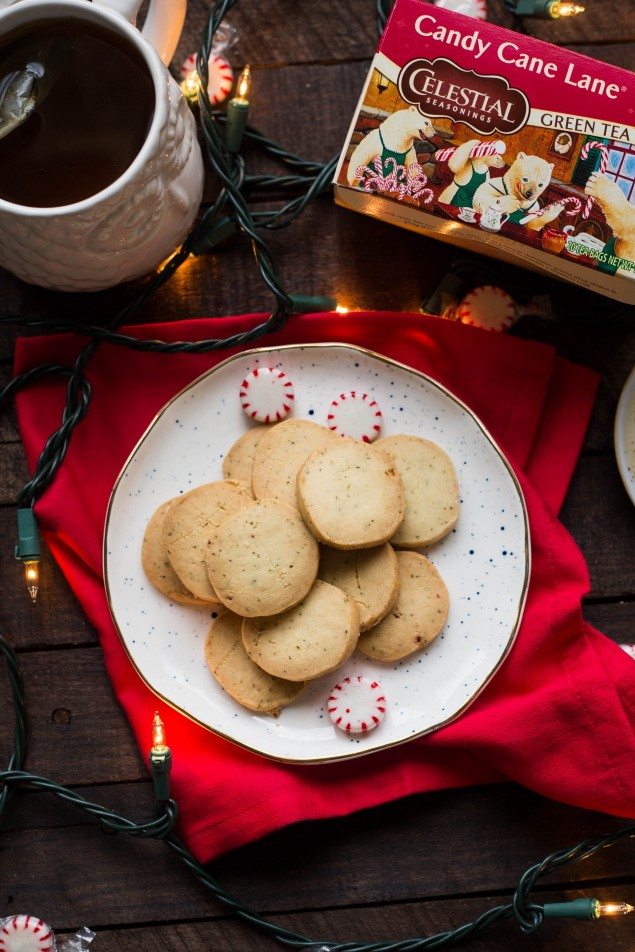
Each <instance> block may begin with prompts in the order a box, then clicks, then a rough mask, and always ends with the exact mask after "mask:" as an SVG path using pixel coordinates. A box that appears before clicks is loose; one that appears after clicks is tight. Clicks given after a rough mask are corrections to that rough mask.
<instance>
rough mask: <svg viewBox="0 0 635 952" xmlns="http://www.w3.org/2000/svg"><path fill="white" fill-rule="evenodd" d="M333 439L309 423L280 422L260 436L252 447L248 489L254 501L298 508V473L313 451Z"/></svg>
mask: <svg viewBox="0 0 635 952" xmlns="http://www.w3.org/2000/svg"><path fill="white" fill-rule="evenodd" d="M336 439H337V437H336V435H335V433H332V432H331V431H330V430H329V429H327V428H326V427H325V426H319V425H318V424H317V423H311V421H310V420H284V421H283V422H282V423H278V424H277V425H276V426H274V427H272V428H271V429H270V430H269V432H268V433H267V434H266V435H265V436H263V438H262V439H261V440H260V443H259V444H258V446H257V448H256V456H255V459H254V468H253V474H252V486H253V490H254V496H255V497H256V499H264V498H267V499H275V500H276V501H277V502H285V503H286V504H287V505H288V506H293V507H294V508H296V509H297V508H298V503H297V499H296V489H295V487H296V479H297V476H298V470H299V469H300V467H301V466H302V465H303V463H305V462H306V460H307V458H308V457H309V456H310V455H311V453H312V452H313V451H314V450H317V449H319V448H320V447H322V446H326V445H327V443H331V442H333V441H335V440H336Z"/></svg>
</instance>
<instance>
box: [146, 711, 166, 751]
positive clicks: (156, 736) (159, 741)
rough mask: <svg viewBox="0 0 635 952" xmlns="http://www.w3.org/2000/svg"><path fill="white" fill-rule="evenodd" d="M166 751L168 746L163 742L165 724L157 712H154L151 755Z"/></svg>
mask: <svg viewBox="0 0 635 952" xmlns="http://www.w3.org/2000/svg"><path fill="white" fill-rule="evenodd" d="M167 749H168V745H167V744H166V742H165V724H164V723H163V721H162V720H161V715H160V714H159V712H158V711H155V712H154V717H153V718H152V750H151V751H150V753H151V754H161V753H164V752H165V751H166V750H167Z"/></svg>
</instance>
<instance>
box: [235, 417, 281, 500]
mask: <svg viewBox="0 0 635 952" xmlns="http://www.w3.org/2000/svg"><path fill="white" fill-rule="evenodd" d="M270 429H271V427H270V426H254V427H252V429H251V430H247V432H246V433H243V435H242V436H241V437H239V438H238V439H237V440H236V442H235V443H234V444H233V445H232V446H230V448H229V449H228V450H227V455H226V456H225V459H224V460H223V476H224V477H225V479H237V480H239V482H241V483H244V484H245V486H248V487H249V492H250V493H251V495H252V496H253V490H252V488H251V476H252V473H253V469H254V457H255V455H256V447H257V446H258V444H259V443H260V441H261V439H262V438H263V436H264V435H265V433H268V432H269V430H270Z"/></svg>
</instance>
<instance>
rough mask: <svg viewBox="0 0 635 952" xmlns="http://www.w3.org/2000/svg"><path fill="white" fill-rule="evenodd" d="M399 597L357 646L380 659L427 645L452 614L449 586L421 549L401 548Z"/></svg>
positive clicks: (404, 654) (394, 658)
mask: <svg viewBox="0 0 635 952" xmlns="http://www.w3.org/2000/svg"><path fill="white" fill-rule="evenodd" d="M397 562H398V564H399V598H398V599H397V602H396V604H395V606H394V608H393V609H392V610H391V611H389V612H388V614H387V615H386V617H385V618H384V619H383V620H382V621H380V622H379V624H378V625H375V627H374V628H372V629H371V630H370V631H368V632H366V634H364V635H362V636H361V638H360V639H359V642H358V645H357V647H358V648H359V650H360V651H361V652H362V653H363V654H365V655H367V656H368V657H369V658H374V659H375V660H376V661H399V659H400V658H406V657H407V656H408V655H410V654H413V652H415V651H419V650H420V649H421V648H425V647H427V645H429V644H430V643H431V642H432V641H434V639H435V638H436V637H437V635H438V634H439V632H440V631H441V629H442V628H443V626H444V624H445V620H446V618H447V617H448V602H449V598H448V590H447V588H446V587H445V582H444V581H443V579H442V578H441V576H440V575H439V573H438V572H437V570H436V569H435V567H434V565H433V564H432V562H430V561H429V559H426V557H425V556H424V555H420V554H419V552H397Z"/></svg>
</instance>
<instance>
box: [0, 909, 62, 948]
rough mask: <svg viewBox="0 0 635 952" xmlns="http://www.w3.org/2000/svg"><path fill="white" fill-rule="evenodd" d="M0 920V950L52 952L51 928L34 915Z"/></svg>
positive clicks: (52, 938)
mask: <svg viewBox="0 0 635 952" xmlns="http://www.w3.org/2000/svg"><path fill="white" fill-rule="evenodd" d="M0 921H1V922H2V928H1V929H0V952H54V950H55V948H56V945H55V936H54V935H53V930H52V929H51V927H50V926H49V925H47V924H46V922H43V921H42V920H41V919H38V918H37V917H36V916H12V917H11V918H10V919H3V920H0Z"/></svg>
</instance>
